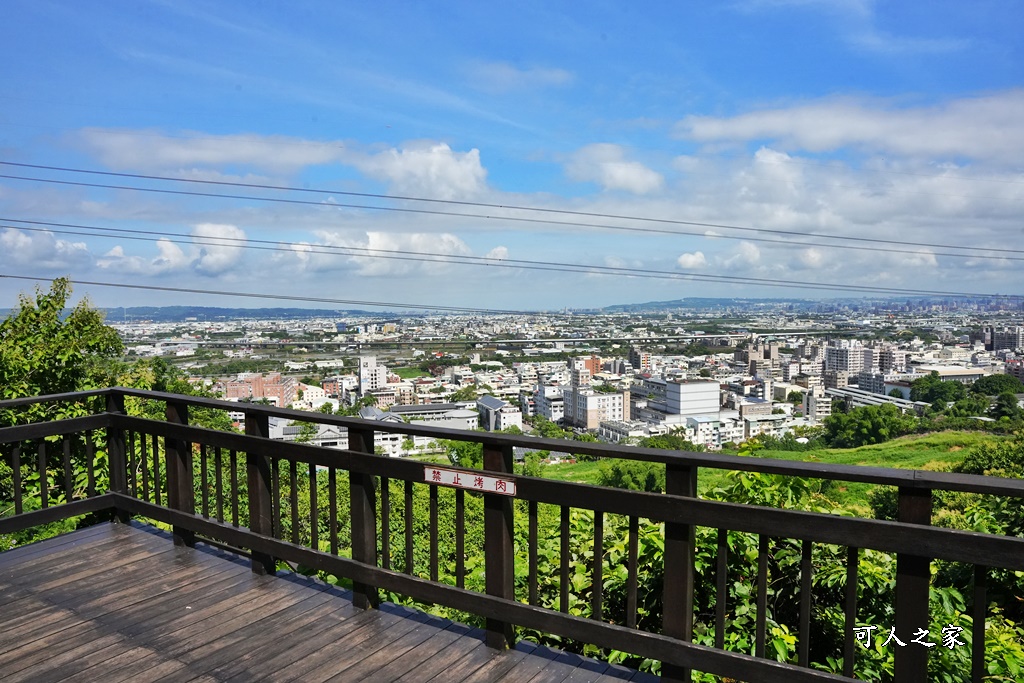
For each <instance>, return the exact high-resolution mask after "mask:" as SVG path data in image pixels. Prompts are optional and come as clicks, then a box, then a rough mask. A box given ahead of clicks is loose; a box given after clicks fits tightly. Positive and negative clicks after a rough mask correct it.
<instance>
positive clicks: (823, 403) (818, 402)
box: [802, 387, 832, 422]
mask: <svg viewBox="0 0 1024 683" xmlns="http://www.w3.org/2000/svg"><path fill="white" fill-rule="evenodd" d="M802 407H803V413H804V417H805V418H807V419H808V420H811V421H812V422H821V421H822V420H824V419H825V418H826V417H828V416H829V415H831V414H832V399H831V398H830V397H828V396H826V395H825V390H824V389H823V388H821V387H814V388H813V389H809V390H808V391H807V393H806V394H804V400H803V406H802Z"/></svg>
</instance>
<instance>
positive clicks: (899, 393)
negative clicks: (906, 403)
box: [889, 389, 903, 398]
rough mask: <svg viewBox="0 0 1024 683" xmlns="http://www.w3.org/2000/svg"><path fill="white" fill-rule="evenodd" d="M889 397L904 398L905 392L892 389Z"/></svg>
mask: <svg viewBox="0 0 1024 683" xmlns="http://www.w3.org/2000/svg"><path fill="white" fill-rule="evenodd" d="M889 395H890V396H892V397H893V398H903V392H902V391H900V390H899V389H890V390H889Z"/></svg>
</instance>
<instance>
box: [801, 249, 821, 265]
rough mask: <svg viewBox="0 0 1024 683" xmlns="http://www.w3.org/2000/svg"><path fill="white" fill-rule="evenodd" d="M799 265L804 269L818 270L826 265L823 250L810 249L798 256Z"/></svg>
mask: <svg viewBox="0 0 1024 683" xmlns="http://www.w3.org/2000/svg"><path fill="white" fill-rule="evenodd" d="M797 261H798V263H799V264H800V265H801V266H803V267H804V268H808V269H817V268H821V267H822V266H823V265H825V254H824V252H822V250H821V249H818V248H816V247H808V248H807V249H804V250H802V251H800V253H799V254H798V255H797Z"/></svg>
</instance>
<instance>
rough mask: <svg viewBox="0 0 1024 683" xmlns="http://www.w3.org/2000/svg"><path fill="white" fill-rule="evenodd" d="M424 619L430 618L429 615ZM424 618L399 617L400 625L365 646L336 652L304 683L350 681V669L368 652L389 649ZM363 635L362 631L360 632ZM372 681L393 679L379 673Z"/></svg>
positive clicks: (310, 674)
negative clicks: (379, 648) (376, 649)
mask: <svg viewBox="0 0 1024 683" xmlns="http://www.w3.org/2000/svg"><path fill="white" fill-rule="evenodd" d="M423 617H426V618H428V619H429V618H430V617H429V616H427V615H423ZM423 617H399V621H398V623H396V624H394V625H392V626H390V627H387V628H386V629H385V630H384V632H382V633H380V634H378V635H377V636H375V637H373V638H372V639H370V640H369V642H367V641H364V643H363V644H361V645H360V646H358V647H357V648H355V651H347V652H337V651H336V652H335V656H334V657H332V658H331V660H330V661H329V662H328V663H326V665H324V666H321V667H320V668H318V669H317V670H315V671H312V672H310V673H309V674H307V675H305V676H303V677H302V681H303V683H306V681H308V682H309V683H323V682H324V681H335V682H345V681H348V680H349V678H348V669H349V667H351V666H353V665H354V664H357V663H358V662H359V661H360V660H361V659H362V658H363V656H364V654H365V653H366V652H367V651H368V650H372V649H375V648H378V647H381V648H384V649H388V648H390V647H391V644H392V643H394V642H395V641H396V640H397V639H398V638H400V637H401V636H402V635H404V634H406V633H408V632H409V631H410V630H412V629H413V628H415V627H416V625H417V624H419V623H420V621H421V620H422V619H423ZM360 633H362V631H360ZM348 642H349V638H346V639H345V641H344V642H343V647H344V646H347V645H348ZM371 680H374V681H377V680H381V681H383V680H393V678H391V677H388V676H386V675H382V673H381V671H377V672H376V673H374V674H373V676H372V677H371Z"/></svg>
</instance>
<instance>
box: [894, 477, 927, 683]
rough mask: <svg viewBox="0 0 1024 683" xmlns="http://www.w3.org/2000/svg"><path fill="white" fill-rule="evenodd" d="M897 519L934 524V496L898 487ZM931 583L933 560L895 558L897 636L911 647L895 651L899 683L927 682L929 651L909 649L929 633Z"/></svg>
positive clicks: (924, 558) (906, 556) (925, 558)
mask: <svg viewBox="0 0 1024 683" xmlns="http://www.w3.org/2000/svg"><path fill="white" fill-rule="evenodd" d="M896 518H897V520H898V521H900V522H907V523H910V524H931V521H932V492H931V491H930V490H929V489H917V488H909V487H904V486H901V487H899V498H898V501H897V515H896ZM930 582H931V559H930V558H927V557H916V556H912V555H907V554H906V553H899V554H898V555H897V556H896V635H897V636H898V637H899V638H900V639H902V640H904V641H905V642H907V643H908V647H897V648H896V650H895V657H896V660H895V662H894V665H895V668H894V674H895V679H896V680H897V681H899V682H900V683H926V681H927V680H928V650H929V649H930V648H927V647H920V646H915V647H909V641H910V640H911V639H912V638H913V635H914V633H915V632H916V631H917V629H919V628H924V629H927V628H928V627H929V625H930V620H929V615H928V593H929V583H930Z"/></svg>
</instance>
